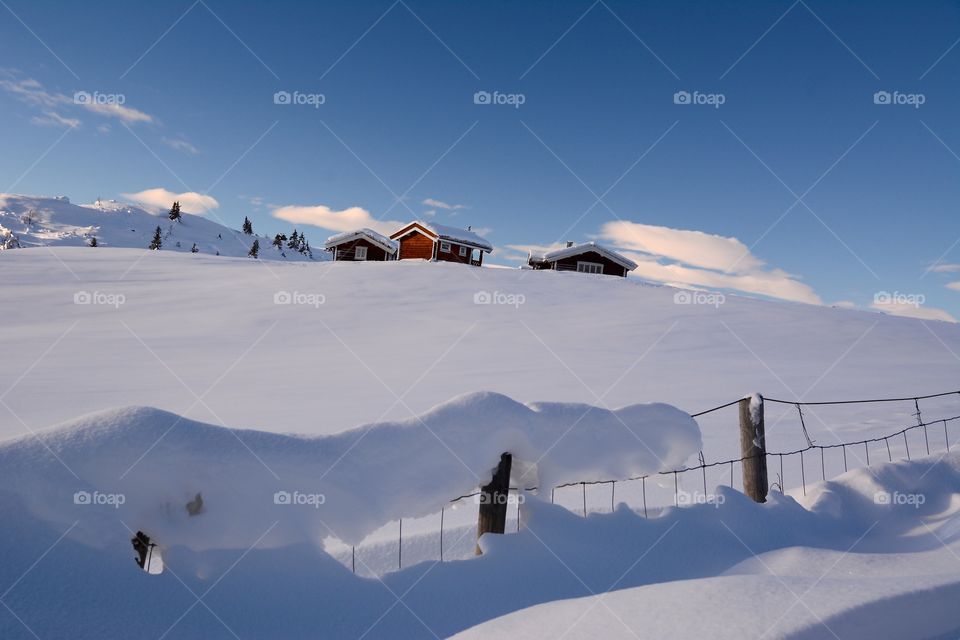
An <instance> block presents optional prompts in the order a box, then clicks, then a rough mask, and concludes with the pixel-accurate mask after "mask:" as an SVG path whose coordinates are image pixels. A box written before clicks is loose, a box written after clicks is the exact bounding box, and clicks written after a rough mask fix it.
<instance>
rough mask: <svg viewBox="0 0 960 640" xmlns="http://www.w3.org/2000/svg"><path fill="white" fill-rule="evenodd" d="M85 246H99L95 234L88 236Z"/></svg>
mask: <svg viewBox="0 0 960 640" xmlns="http://www.w3.org/2000/svg"><path fill="white" fill-rule="evenodd" d="M87 246H88V247H96V246H99V245H98V244H97V236H93V237H92V238H90V241H89V242H88V243H87Z"/></svg>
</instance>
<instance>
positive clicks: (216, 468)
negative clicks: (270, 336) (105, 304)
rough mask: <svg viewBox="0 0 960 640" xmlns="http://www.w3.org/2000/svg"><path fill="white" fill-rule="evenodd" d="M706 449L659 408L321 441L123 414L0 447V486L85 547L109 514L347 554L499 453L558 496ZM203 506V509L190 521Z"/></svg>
mask: <svg viewBox="0 0 960 640" xmlns="http://www.w3.org/2000/svg"><path fill="white" fill-rule="evenodd" d="M700 446H701V442H700V432H699V429H698V427H697V425H696V423H695V422H694V420H693V419H692V418H691V417H690V416H689V415H687V414H686V413H684V412H683V411H680V410H679V409H676V408H674V407H671V406H669V405H664V404H649V405H635V406H631V407H625V408H623V409H619V410H617V411H608V410H606V409H600V408H597V407H592V406H587V405H581V404H560V403H538V404H530V405H524V404H520V403H518V402H516V401H514V400H511V399H510V398H508V397H506V396H503V395H500V394H496V393H473V394H469V395H465V396H461V397H459V398H456V399H454V400H451V401H449V402H446V403H444V404H442V405H440V406H438V407H436V408H435V409H433V410H431V411H429V412H427V413H425V414H423V415H421V416H416V417H414V418H411V419H408V420H404V421H399V422H383V423H375V424H370V425H366V426H363V427H359V428H357V429H351V430H348V431H345V432H342V433H340V434H337V435H333V436H322V437H302V436H292V435H281V434H276V433H267V432H258V431H244V430H232V429H227V428H223V427H216V426H212V425H206V424H201V423H197V422H192V421H188V420H184V419H183V418H182V417H180V416H176V415H174V414H171V413H167V412H164V411H159V410H156V409H148V408H131V409H123V410H119V411H111V412H104V413H100V414H95V415H92V416H87V417H85V418H82V419H80V420H78V421H76V422H73V423H70V424H67V425H64V426H62V427H60V428H58V429H55V430H52V431H50V432H47V433H44V434H43V435H42V436H39V437H36V438H33V437H28V438H24V439H20V440H15V441H10V442H7V443H4V444H3V445H0V484H2V485H3V486H4V487H5V488H6V489H7V490H8V491H13V492H15V493H16V494H17V495H19V496H21V497H22V498H23V500H24V502H25V504H26V505H27V506H28V508H30V509H31V510H32V511H33V512H34V513H35V514H36V515H37V516H38V517H39V518H41V519H43V520H46V521H49V522H53V523H56V524H58V525H69V524H70V523H72V522H75V521H79V522H80V524H78V526H77V528H76V530H75V531H74V532H73V533H72V534H71V535H74V536H75V537H78V538H80V539H82V540H84V541H85V542H86V543H88V544H98V543H99V542H100V541H102V540H104V539H108V538H110V537H111V532H113V531H116V530H117V519H118V518H119V519H121V520H123V521H124V522H126V523H127V524H128V525H129V526H130V527H131V528H132V529H142V530H144V531H146V532H147V533H148V534H149V535H151V536H152V537H154V538H156V539H157V540H159V541H161V542H162V543H163V544H165V545H167V546H173V545H183V546H185V547H188V548H191V549H194V550H199V549H208V548H245V547H246V546H247V545H249V544H250V532H251V531H258V530H263V529H264V528H266V525H268V524H269V523H270V522H272V521H277V522H278V526H277V531H276V535H275V536H274V537H273V538H272V540H273V544H275V545H281V544H295V543H305V542H309V543H318V542H319V541H320V540H322V539H323V538H325V537H327V536H328V535H333V536H335V537H337V538H339V539H341V540H343V541H345V542H348V543H357V542H360V541H361V540H362V539H363V538H364V537H366V536H367V535H368V534H369V533H371V532H372V531H374V530H376V529H377V528H378V527H380V526H381V525H384V524H386V523H388V522H391V521H394V520H396V519H398V518H412V517H417V516H423V515H427V514H430V513H436V512H439V510H440V508H441V507H442V506H444V505H446V504H447V503H448V501H449V500H451V499H452V498H455V497H457V496H459V495H462V494H466V493H469V492H471V491H472V490H473V489H474V488H475V487H477V486H478V485H480V484H485V483H486V482H489V480H490V475H491V469H492V468H493V467H495V466H496V463H497V462H498V461H499V459H500V454H501V453H502V452H505V451H508V452H511V453H512V454H513V455H514V457H515V459H516V460H517V461H518V464H517V468H518V469H519V468H524V465H522V464H519V463H522V462H525V463H536V466H535V468H534V469H533V470H531V471H530V472H529V473H528V474H527V476H526V477H523V478H520V477H516V478H515V479H514V481H515V482H516V483H517V484H520V485H521V486H524V487H530V486H536V485H540V486H544V487H552V486H554V485H556V484H560V483H564V482H572V481H578V480H600V479H607V478H623V477H627V476H630V475H637V474H647V473H653V472H656V471H660V470H666V469H672V468H675V467H677V466H680V465H682V464H683V463H684V462H685V461H686V460H687V458H688V457H689V456H691V455H692V454H694V453H695V452H696V451H697V450H698V449H699V448H700ZM73 474H76V477H74V476H73ZM197 494H200V495H201V496H202V503H203V511H202V513H200V514H199V515H195V516H190V515H188V512H187V508H186V504H187V503H188V502H191V501H195V500H196V496H197ZM546 495H547V496H549V492H548V493H547V494H546ZM77 496H80V497H79V498H77ZM110 496H113V498H110ZM75 500H79V501H80V504H75V503H74V502H75ZM93 514H96V517H91V516H92V515H93Z"/></svg>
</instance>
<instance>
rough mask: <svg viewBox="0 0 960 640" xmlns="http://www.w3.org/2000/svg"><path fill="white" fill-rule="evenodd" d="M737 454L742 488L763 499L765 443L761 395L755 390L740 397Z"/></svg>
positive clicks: (755, 498) (754, 497) (747, 492)
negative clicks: (741, 476) (749, 394)
mask: <svg viewBox="0 0 960 640" xmlns="http://www.w3.org/2000/svg"><path fill="white" fill-rule="evenodd" d="M740 455H741V457H742V458H743V463H742V466H743V492H744V493H745V494H747V495H748V496H750V498H752V499H753V501H754V502H766V501H767V488H768V485H767V444H766V435H765V434H764V429H763V396H761V395H760V394H759V393H755V394H753V395H751V396H748V397H746V398H744V399H743V400H741V401H740Z"/></svg>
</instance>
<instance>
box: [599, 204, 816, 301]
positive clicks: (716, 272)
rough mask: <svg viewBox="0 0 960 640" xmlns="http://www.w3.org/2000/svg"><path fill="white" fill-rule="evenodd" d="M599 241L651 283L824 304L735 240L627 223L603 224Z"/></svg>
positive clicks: (809, 291)
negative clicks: (630, 262)
mask: <svg viewBox="0 0 960 640" xmlns="http://www.w3.org/2000/svg"><path fill="white" fill-rule="evenodd" d="M599 237H600V239H601V240H604V241H606V242H609V243H611V244H612V245H614V246H615V247H616V248H617V249H618V250H620V251H622V252H624V253H625V254H626V255H627V256H628V257H630V258H631V259H632V260H634V261H635V262H636V263H637V265H638V266H637V269H636V271H634V273H635V274H636V275H638V276H640V277H641V278H645V279H647V280H653V281H656V282H663V283H669V284H674V285H680V286H695V287H708V288H713V289H731V290H734V291H742V292H744V293H752V294H759V295H764V296H769V297H771V298H779V299H782V300H792V301H796V302H806V303H810V304H822V301H821V299H820V296H818V295H817V294H816V292H815V291H814V290H813V289H812V288H811V287H810V286H809V285H807V284H805V283H803V282H801V281H800V280H799V278H798V277H797V276H795V275H793V274H790V273H787V272H786V271H784V270H782V269H776V268H770V267H768V266H767V265H766V263H764V261H763V260H761V259H759V258H758V257H757V256H755V255H753V254H752V253H751V251H750V249H749V248H748V247H747V246H746V245H745V244H744V243H743V242H741V241H740V240H738V239H737V238H734V237H728V236H720V235H714V234H709V233H704V232H702V231H696V230H689V229H673V228H670V227H660V226H654V225H648V224H640V223H637V222H629V221H624V220H620V221H615V222H608V223H606V224H604V225H603V227H602V228H601V230H600V234H599Z"/></svg>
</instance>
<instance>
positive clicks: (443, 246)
mask: <svg viewBox="0 0 960 640" xmlns="http://www.w3.org/2000/svg"><path fill="white" fill-rule="evenodd" d="M440 251H442V252H444V253H450V243H449V242H441V243H440Z"/></svg>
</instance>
